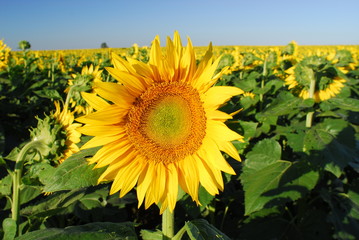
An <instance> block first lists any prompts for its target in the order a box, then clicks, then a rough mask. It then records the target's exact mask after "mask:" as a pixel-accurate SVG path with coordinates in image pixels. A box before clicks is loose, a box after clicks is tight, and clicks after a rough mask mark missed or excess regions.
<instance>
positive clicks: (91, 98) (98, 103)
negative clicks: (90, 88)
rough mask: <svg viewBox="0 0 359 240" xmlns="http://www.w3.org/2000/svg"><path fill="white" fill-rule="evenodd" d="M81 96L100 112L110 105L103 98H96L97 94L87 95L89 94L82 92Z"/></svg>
mask: <svg viewBox="0 0 359 240" xmlns="http://www.w3.org/2000/svg"><path fill="white" fill-rule="evenodd" d="M81 96H82V97H83V99H85V101H86V102H87V103H88V104H90V105H91V107H93V108H94V109H95V110H99V109H102V108H106V107H107V106H109V105H110V104H109V103H108V102H106V101H105V100H103V99H102V98H100V97H98V96H96V94H95V93H87V92H81Z"/></svg>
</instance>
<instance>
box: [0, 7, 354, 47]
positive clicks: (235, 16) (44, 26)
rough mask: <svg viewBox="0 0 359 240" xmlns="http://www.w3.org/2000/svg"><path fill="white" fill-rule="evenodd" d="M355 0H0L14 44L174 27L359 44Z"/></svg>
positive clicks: (114, 39) (88, 41)
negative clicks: (23, 41)
mask: <svg viewBox="0 0 359 240" xmlns="http://www.w3.org/2000/svg"><path fill="white" fill-rule="evenodd" d="M358 10H359V0H297V1H293V0H292V1H291V0H287V1H284V0H261V1H259V0H237V1H235V0H216V1H215V0H207V1H205V0H177V1H170V0H167V1H165V0H162V1H159V0H147V1H146V0H117V1H115V0H103V1H100V0H97V1H94V0H81V1H80V0H58V1H57V0H47V1H43V0H1V3H0V19H1V21H0V39H2V40H4V42H5V43H6V44H7V45H8V46H10V47H11V48H12V49H14V50H16V49H17V46H18V42H19V41H21V40H27V41H29V42H30V43H31V46H32V49H33V50H42V49H86V48H99V47H100V45H101V43H102V42H106V43H107V45H108V46H109V47H116V48H117V47H130V46H131V45H132V44H133V43H137V44H139V45H140V46H149V45H150V43H151V41H152V39H153V38H154V37H155V36H156V35H160V37H161V40H162V43H163V45H164V43H165V37H166V36H171V37H172V36H173V32H174V31H175V30H178V31H179V33H180V34H181V37H182V40H183V42H184V44H185V43H186V36H189V37H190V38H191V40H192V42H193V44H194V45H195V46H207V45H208V43H209V42H211V41H212V43H213V44H214V45H286V44H287V43H289V42H290V41H291V40H295V41H296V42H297V43H298V44H299V45H338V44H341V45H348V44H359V12H358Z"/></svg>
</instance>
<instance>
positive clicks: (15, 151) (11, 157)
mask: <svg viewBox="0 0 359 240" xmlns="http://www.w3.org/2000/svg"><path fill="white" fill-rule="evenodd" d="M19 152H20V149H19V148H18V147H15V148H13V149H12V150H11V152H10V153H9V154H8V155H7V156H6V157H4V158H5V159H6V160H10V161H14V162H16V158H17V155H18V154H19Z"/></svg>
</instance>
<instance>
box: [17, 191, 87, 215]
mask: <svg viewBox="0 0 359 240" xmlns="http://www.w3.org/2000/svg"><path fill="white" fill-rule="evenodd" d="M84 194H85V190H83V189H82V190H73V191H69V192H55V193H53V194H50V195H49V196H47V197H44V198H42V199H41V200H39V201H37V202H35V203H33V204H32V205H29V206H27V207H25V208H22V209H21V210H20V215H23V216H38V217H48V216H52V215H55V214H57V213H60V212H63V211H65V210H66V208H67V207H69V206H72V205H73V204H75V203H77V201H78V200H79V199H81V198H82V197H83V196H84Z"/></svg>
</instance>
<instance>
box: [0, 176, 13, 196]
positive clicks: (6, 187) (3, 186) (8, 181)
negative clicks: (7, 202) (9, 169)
mask: <svg viewBox="0 0 359 240" xmlns="http://www.w3.org/2000/svg"><path fill="white" fill-rule="evenodd" d="M11 188H12V178H11V176H10V175H7V176H6V177H4V178H3V179H1V180H0V196H1V195H2V196H10V194H11V192H12V190H11Z"/></svg>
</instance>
